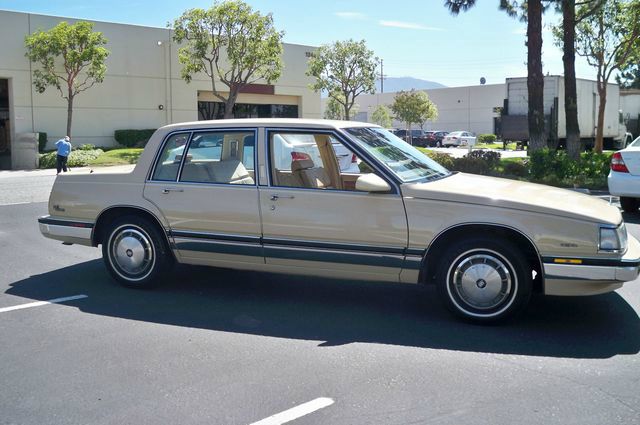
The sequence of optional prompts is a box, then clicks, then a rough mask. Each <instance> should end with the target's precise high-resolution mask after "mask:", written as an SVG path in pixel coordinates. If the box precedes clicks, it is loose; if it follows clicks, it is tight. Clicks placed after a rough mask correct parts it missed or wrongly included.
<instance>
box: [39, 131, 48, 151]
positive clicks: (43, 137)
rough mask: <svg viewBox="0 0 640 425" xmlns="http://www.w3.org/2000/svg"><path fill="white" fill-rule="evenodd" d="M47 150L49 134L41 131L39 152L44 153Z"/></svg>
mask: <svg viewBox="0 0 640 425" xmlns="http://www.w3.org/2000/svg"><path fill="white" fill-rule="evenodd" d="M46 148H47V133H45V132H44V131H40V132H39V133H38V151H39V152H44V150H45V149H46Z"/></svg>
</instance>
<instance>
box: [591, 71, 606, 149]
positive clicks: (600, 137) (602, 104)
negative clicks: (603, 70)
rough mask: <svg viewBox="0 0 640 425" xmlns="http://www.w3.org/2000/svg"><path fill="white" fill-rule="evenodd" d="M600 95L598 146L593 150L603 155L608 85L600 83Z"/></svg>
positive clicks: (597, 131)
mask: <svg viewBox="0 0 640 425" xmlns="http://www.w3.org/2000/svg"><path fill="white" fill-rule="evenodd" d="M598 95H599V96H600V104H599V105H598V123H597V124H596V125H597V127H596V145H595V146H594V148H593V150H594V151H596V152H597V153H602V148H603V144H604V143H603V135H604V108H605V106H607V83H606V82H602V83H601V82H598Z"/></svg>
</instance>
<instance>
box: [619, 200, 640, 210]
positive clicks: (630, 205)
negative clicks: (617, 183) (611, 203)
mask: <svg viewBox="0 0 640 425" xmlns="http://www.w3.org/2000/svg"><path fill="white" fill-rule="evenodd" d="M620 206H621V207H622V211H624V212H626V213H633V212H637V211H638V207H640V199H638V198H628V197H626V196H621V197H620Z"/></svg>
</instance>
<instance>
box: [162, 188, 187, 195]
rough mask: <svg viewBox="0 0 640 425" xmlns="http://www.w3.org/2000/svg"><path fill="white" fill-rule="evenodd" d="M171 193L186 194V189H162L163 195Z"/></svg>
mask: <svg viewBox="0 0 640 425" xmlns="http://www.w3.org/2000/svg"><path fill="white" fill-rule="evenodd" d="M169 192H184V189H170V188H167V187H165V188H164V189H162V193H164V194H165V195H166V194H167V193H169Z"/></svg>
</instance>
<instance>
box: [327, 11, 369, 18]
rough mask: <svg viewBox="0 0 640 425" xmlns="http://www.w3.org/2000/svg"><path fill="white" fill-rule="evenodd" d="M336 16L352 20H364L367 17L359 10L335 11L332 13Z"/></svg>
mask: <svg viewBox="0 0 640 425" xmlns="http://www.w3.org/2000/svg"><path fill="white" fill-rule="evenodd" d="M334 15H336V16H337V17H338V18H342V19H353V20H364V19H367V15H365V14H364V13H360V12H336V13H334Z"/></svg>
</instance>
